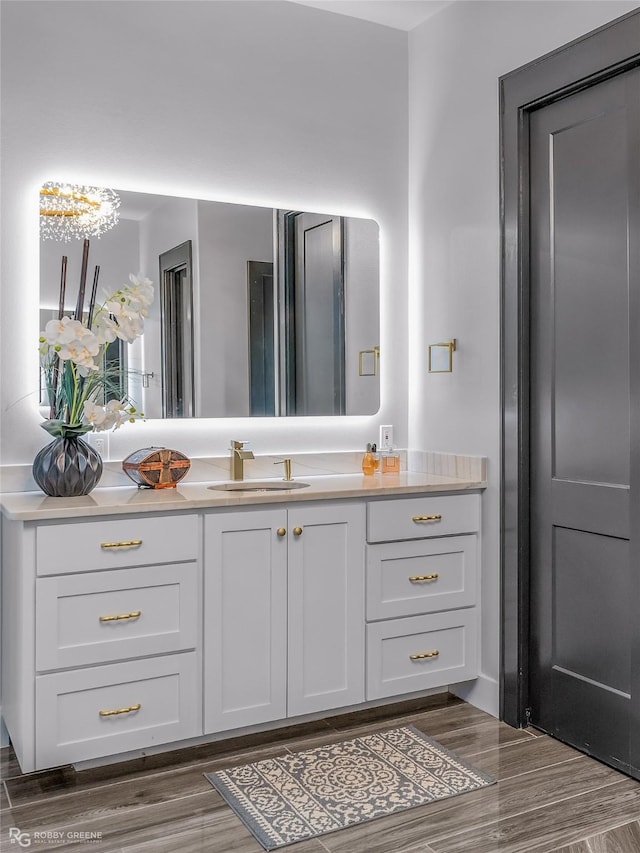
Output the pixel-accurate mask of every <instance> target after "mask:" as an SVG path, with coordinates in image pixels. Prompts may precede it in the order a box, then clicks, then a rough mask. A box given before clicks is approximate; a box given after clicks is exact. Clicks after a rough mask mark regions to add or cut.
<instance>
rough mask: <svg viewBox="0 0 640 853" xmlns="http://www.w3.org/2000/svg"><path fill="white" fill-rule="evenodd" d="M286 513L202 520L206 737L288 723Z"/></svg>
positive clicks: (252, 513)
mask: <svg viewBox="0 0 640 853" xmlns="http://www.w3.org/2000/svg"><path fill="white" fill-rule="evenodd" d="M286 517H287V516H286V511H285V510H283V509H274V510H264V511H261V510H257V511H253V510H247V511H243V512H233V513H218V514H215V515H210V516H207V517H206V519H205V580H204V597H205V600H204V612H205V620H204V649H205V652H204V661H205V664H204V700H205V714H204V730H205V733H206V732H219V731H225V730H227V729H234V728H239V727H241V726H249V725H253V724H256V723H264V722H266V721H268V720H280V719H283V718H284V717H286V713H287V711H286V659H287V538H288V537H287V536H286V535H284V536H280V535H278V529H279V528H282V529H286V527H287V523H286Z"/></svg>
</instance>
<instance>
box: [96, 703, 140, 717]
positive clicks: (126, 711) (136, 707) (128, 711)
mask: <svg viewBox="0 0 640 853" xmlns="http://www.w3.org/2000/svg"><path fill="white" fill-rule="evenodd" d="M140 708H142V705H141V704H140V702H138V703H137V704H136V705H132V706H131V707H130V708H118V709H117V710H114V711H100V716H101V717H115V716H116V715H117V714H132V713H133V712H134V711H139V710H140Z"/></svg>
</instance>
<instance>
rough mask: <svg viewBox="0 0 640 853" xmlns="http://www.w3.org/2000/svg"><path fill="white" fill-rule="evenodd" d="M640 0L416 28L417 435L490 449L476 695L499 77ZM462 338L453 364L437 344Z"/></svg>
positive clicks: (488, 547)
mask: <svg viewBox="0 0 640 853" xmlns="http://www.w3.org/2000/svg"><path fill="white" fill-rule="evenodd" d="M638 5H639V4H638V3H637V2H579V0H577V2H482V0H474V2H459V3H458V2H457V3H454V4H452V5H450V6H448V7H446V8H445V9H444V10H443V11H441V12H439V13H438V14H437V15H435V16H434V17H433V18H431V19H430V20H428V21H427V22H425V23H424V24H423V25H421V26H420V27H418V28H416V29H415V30H413V31H412V32H411V33H410V36H409V92H410V95H409V111H410V112H409V114H410V148H409V221H410V260H409V270H410V273H409V276H410V282H409V298H410V305H411V315H410V320H409V331H410V348H409V364H410V387H411V396H410V411H409V445H410V446H411V447H412V448H416V449H428V450H433V451H441V452H455V453H469V454H482V455H487V456H488V457H489V478H490V485H489V489H488V491H487V494H486V499H485V501H484V505H483V506H484V524H483V552H484V553H483V584H482V602H483V608H484V614H483V635H482V669H483V672H484V675H485V676H486V678H485V679H484V681H481V682H480V685H479V687H478V688H477V689H476V695H475V697H474V701H476V700H479V701H481V702H484V704H485V705H486V706H487V707H489V708H490V709H492V710H494V711H495V710H496V709H497V698H498V693H497V679H498V675H499V636H500V609H499V569H500V567H499V554H500V552H499V547H500V540H499V536H500V530H499V477H500V443H499V440H500V220H499V172H498V168H499V149H498V78H499V77H500V76H501V75H503V74H506V73H508V72H509V71H512V70H514V69H515V68H517V67H519V66H521V65H523V64H525V63H527V62H530V61H531V60H533V59H535V58H537V57H539V56H541V55H543V54H545V53H548V52H549V51H551V50H554V49H555V48H557V47H560V46H561V45H563V44H565V43H567V42H569V41H571V40H572V39H575V38H577V37H578V36H580V35H583V34H585V33H587V32H589V31H590V30H592V29H595V28H597V27H599V26H601V25H602V24H604V23H605V22H607V21H609V20H611V19H613V18H616V17H618V16H619V15H622V14H624V13H626V12H628V11H630V10H631V9H633V8H637V7H638ZM450 337H451V338H453V337H455V338H457V339H458V344H459V346H458V351H457V352H456V353H455V354H454V372H453V373H452V374H441V375H437V374H428V373H427V371H426V359H427V354H426V347H427V345H428V344H429V343H433V342H435V341H441V340H447V339H448V338H450Z"/></svg>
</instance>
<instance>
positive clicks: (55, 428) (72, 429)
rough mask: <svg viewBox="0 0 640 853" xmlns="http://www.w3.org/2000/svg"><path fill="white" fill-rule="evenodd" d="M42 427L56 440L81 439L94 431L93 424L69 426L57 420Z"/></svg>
mask: <svg viewBox="0 0 640 853" xmlns="http://www.w3.org/2000/svg"><path fill="white" fill-rule="evenodd" d="M40 426H41V427H42V429H44V430H46V431H47V432H48V433H49V435H52V436H54V437H55V438H79V437H80V436H81V435H84V434H85V433H87V432H91V431H92V429H93V424H68V423H65V421H57V420H50V421H45V422H44V423H42V424H40Z"/></svg>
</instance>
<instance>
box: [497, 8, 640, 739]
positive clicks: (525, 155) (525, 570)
mask: <svg viewBox="0 0 640 853" xmlns="http://www.w3.org/2000/svg"><path fill="white" fill-rule="evenodd" d="M638 45H640V9H639V10H634V11H632V12H629V13H628V14H626V15H623V16H622V17H621V18H616V19H615V20H613V21H611V22H610V23H608V24H605V25H604V26H603V27H600V28H599V29H597V30H594V31H593V32H591V33H588V34H587V35H585V36H583V37H581V38H579V39H576V40H575V41H573V42H570V43H569V44H567V45H565V46H564V47H561V48H559V49H558V50H556V51H553V52H552V53H550V54H547V55H546V56H543V57H541V58H540V59H538V60H536V61H534V62H532V63H529V64H528V65H525V66H523V67H522V68H519V69H516V70H515V71H513V72H511V73H510V74H507V75H505V76H503V77H501V78H500V81H499V85H500V228H501V287H502V292H501V369H500V382H501V448H502V458H501V463H502V464H501V489H500V521H501V545H500V550H501V554H500V564H501V625H502V636H501V663H500V718H501V719H502V720H504V721H505V722H507V723H509V724H510V725H512V726H518V727H520V726H526V725H527V724H528V722H529V716H528V707H529V695H528V692H529V618H528V614H529V580H530V575H529V572H530V566H529V348H530V320H529V295H530V282H529V174H528V163H529V116H530V114H531V112H532V111H533V110H535V109H537V108H539V107H542V106H546V105H547V104H550V103H552V102H554V101H556V100H559V99H560V98H563V97H566V96H568V95H571V94H574V93H575V92H578V91H580V90H581V89H585V88H588V87H590V86H593V85H595V84H596V83H600V82H602V81H603V80H606V79H609V78H611V77H614V76H615V75H617V74H621V73H623V72H625V71H628V70H630V69H631V68H635V67H638V66H640V50H639V49H638Z"/></svg>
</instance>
